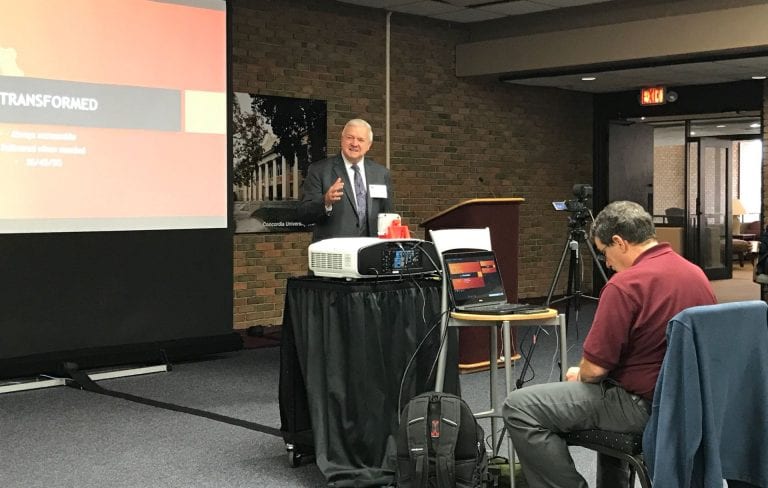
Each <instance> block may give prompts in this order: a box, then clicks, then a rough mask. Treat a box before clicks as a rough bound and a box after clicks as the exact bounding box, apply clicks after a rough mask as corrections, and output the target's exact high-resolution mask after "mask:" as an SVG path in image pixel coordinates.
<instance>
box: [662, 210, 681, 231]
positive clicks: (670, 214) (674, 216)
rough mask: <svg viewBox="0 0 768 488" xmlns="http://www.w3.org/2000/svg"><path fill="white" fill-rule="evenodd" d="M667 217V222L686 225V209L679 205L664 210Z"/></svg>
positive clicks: (676, 225)
mask: <svg viewBox="0 0 768 488" xmlns="http://www.w3.org/2000/svg"><path fill="white" fill-rule="evenodd" d="M664 215H665V216H666V217H667V223H668V224H669V225H671V226H673V227H685V209H684V208H679V207H669V208H668V209H666V210H664Z"/></svg>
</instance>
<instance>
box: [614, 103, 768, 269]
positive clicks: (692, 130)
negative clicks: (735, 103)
mask: <svg viewBox="0 0 768 488" xmlns="http://www.w3.org/2000/svg"><path fill="white" fill-rule="evenodd" d="M608 129H609V131H608V136H609V137H608V176H609V178H608V183H609V184H608V201H614V200H632V201H635V202H638V203H640V204H641V205H643V206H644V207H645V208H646V209H647V210H648V211H649V213H651V215H653V218H654V223H655V225H656V230H657V236H658V238H659V240H660V241H665V242H669V243H670V244H671V245H672V247H673V249H675V251H676V252H678V253H680V254H681V255H683V256H685V257H686V258H687V259H689V260H690V261H692V262H694V263H696V264H698V265H699V266H700V267H701V268H702V269H703V270H704V272H705V273H706V275H707V276H708V277H709V278H710V279H713V280H716V279H728V278H731V275H732V263H733V259H734V248H733V242H734V241H733V234H741V228H740V227H741V221H740V220H738V218H732V217H735V216H736V215H737V214H736V213H735V212H734V210H735V209H734V208H733V207H734V204H733V202H734V201H735V200H734V199H736V198H738V197H739V195H740V193H741V192H742V190H741V187H742V186H743V183H745V182H749V183H751V184H753V185H754V184H757V185H759V182H760V181H761V175H760V172H759V170H758V172H757V173H756V174H751V173H752V172H753V171H754V170H753V169H749V168H752V166H750V165H741V164H740V154H741V152H742V151H740V150H739V148H740V144H741V143H742V142H743V141H747V140H750V139H757V140H758V141H759V138H760V113H759V111H758V112H754V113H744V112H741V113H721V114H702V115H696V116H676V117H656V118H650V117H638V118H634V119H625V120H620V121H618V120H616V121H612V122H611V123H610V124H609V126H608ZM758 168H759V164H758ZM744 171H747V173H744ZM750 191H754V189H753V190H750ZM756 191H757V193H758V194H760V192H761V189H760V188H758V189H757V190H756ZM758 212H759V210H758ZM739 218H740V217H739Z"/></svg>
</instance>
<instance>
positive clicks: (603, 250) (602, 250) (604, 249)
mask: <svg viewBox="0 0 768 488" xmlns="http://www.w3.org/2000/svg"><path fill="white" fill-rule="evenodd" d="M612 245H613V241H611V242H609V243H608V244H606V245H605V246H603V248H602V249H598V250H597V252H599V253H600V254H602V255H603V256H605V251H606V250H608V248H609V247H611V246H612Z"/></svg>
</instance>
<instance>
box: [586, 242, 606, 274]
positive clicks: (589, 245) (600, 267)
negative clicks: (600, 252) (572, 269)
mask: <svg viewBox="0 0 768 488" xmlns="http://www.w3.org/2000/svg"><path fill="white" fill-rule="evenodd" d="M587 248H589V253H590V254H592V260H593V261H594V262H595V266H597V269H598V271H600V276H602V277H603V281H604V282H606V283H607V282H608V277H607V276H606V275H605V270H604V269H603V265H602V264H601V263H600V259H599V258H598V257H597V253H596V252H595V246H593V245H592V243H591V242H590V241H587Z"/></svg>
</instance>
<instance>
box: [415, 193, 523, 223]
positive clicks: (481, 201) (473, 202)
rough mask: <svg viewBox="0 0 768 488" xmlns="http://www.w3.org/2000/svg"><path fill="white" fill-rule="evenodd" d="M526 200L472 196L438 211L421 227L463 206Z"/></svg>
mask: <svg viewBox="0 0 768 488" xmlns="http://www.w3.org/2000/svg"><path fill="white" fill-rule="evenodd" d="M524 201H525V198H520V197H508V198H472V199H470V200H464V201H463V202H459V203H457V204H456V205H454V206H452V207H450V208H447V209H445V210H443V211H442V212H440V213H437V214H435V215H433V216H432V217H430V218H428V219H427V220H425V221H424V222H422V223H421V224H419V227H426V224H428V223H429V222H432V221H433V220H435V219H438V218H440V217H442V216H443V215H446V214H449V213H451V212H453V211H455V210H457V209H459V208H461V207H469V206H472V205H477V204H482V205H488V204H490V205H499V204H509V203H523V202H524Z"/></svg>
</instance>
